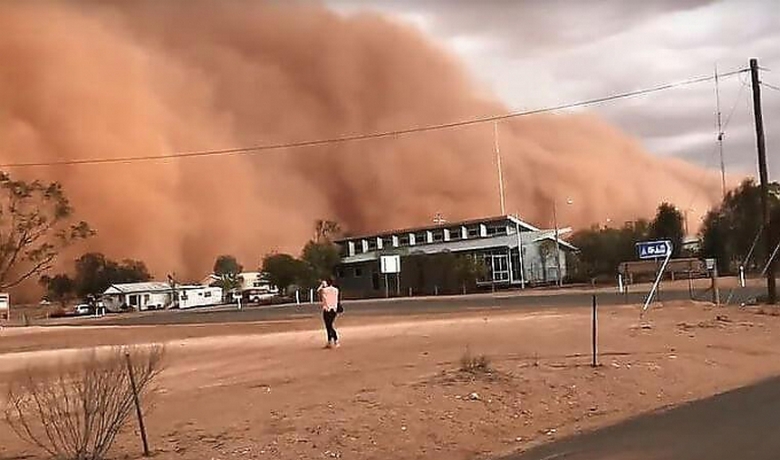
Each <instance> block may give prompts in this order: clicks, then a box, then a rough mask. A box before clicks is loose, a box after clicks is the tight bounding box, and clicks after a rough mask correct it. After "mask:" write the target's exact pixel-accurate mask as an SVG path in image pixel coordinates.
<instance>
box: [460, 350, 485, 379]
mask: <svg viewBox="0 0 780 460" xmlns="http://www.w3.org/2000/svg"><path fill="white" fill-rule="evenodd" d="M460 370H461V372H468V373H470V374H488V373H490V372H492V370H493V369H492V368H491V367H490V358H488V357H487V356H486V355H476V356H475V355H472V354H471V350H469V349H468V348H466V351H465V352H464V353H463V356H461V357H460Z"/></svg>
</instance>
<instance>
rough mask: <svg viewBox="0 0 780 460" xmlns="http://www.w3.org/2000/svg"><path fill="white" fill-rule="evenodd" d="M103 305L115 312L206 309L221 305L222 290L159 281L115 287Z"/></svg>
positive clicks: (106, 293)
mask: <svg viewBox="0 0 780 460" xmlns="http://www.w3.org/2000/svg"><path fill="white" fill-rule="evenodd" d="M102 302H103V305H105V307H106V308H107V309H108V310H111V311H120V310H138V311H145V310H161V309H167V308H193V307H204V306H209V305H219V304H221V303H222V289H220V288H213V287H208V286H201V285H181V284H177V285H171V284H169V283H164V282H159V281H150V282H145V283H123V284H112V285H111V286H109V288H108V289H106V290H105V292H104V293H103V299H102Z"/></svg>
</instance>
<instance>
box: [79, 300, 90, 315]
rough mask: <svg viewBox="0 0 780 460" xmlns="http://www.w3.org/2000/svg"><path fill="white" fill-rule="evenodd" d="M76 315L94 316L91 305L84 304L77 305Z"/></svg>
mask: <svg viewBox="0 0 780 460" xmlns="http://www.w3.org/2000/svg"><path fill="white" fill-rule="evenodd" d="M76 314H77V315H79V316H86V315H91V314H92V307H90V306H89V305H87V304H85V303H82V304H79V305H76Z"/></svg>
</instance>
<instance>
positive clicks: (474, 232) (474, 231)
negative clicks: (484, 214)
mask: <svg viewBox="0 0 780 460" xmlns="http://www.w3.org/2000/svg"><path fill="white" fill-rule="evenodd" d="M468 236H469V238H477V237H479V227H469V229H468Z"/></svg>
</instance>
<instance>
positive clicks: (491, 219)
mask: <svg viewBox="0 0 780 460" xmlns="http://www.w3.org/2000/svg"><path fill="white" fill-rule="evenodd" d="M502 220H506V221H509V222H511V223H513V224H515V225H519V226H520V227H523V228H525V229H526V230H530V231H534V232H535V231H539V229H538V228H537V227H534V226H533V225H531V224H529V223H528V222H525V221H523V220H521V219H519V218H517V217H515V216H493V217H483V218H480V219H468V220H459V221H453V222H444V223H441V224H432V225H425V226H422V227H408V228H400V229H395V230H384V231H381V232H376V233H365V234H362V235H353V236H350V237H345V238H340V239H338V240H336V241H335V242H336V243H339V244H340V243H345V242H347V241H353V240H360V239H366V238H376V237H382V236H390V235H398V234H401V233H415V232H422V231H426V230H438V229H442V228H452V227H460V226H463V225H474V224H483V223H488V222H497V221H502Z"/></svg>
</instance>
